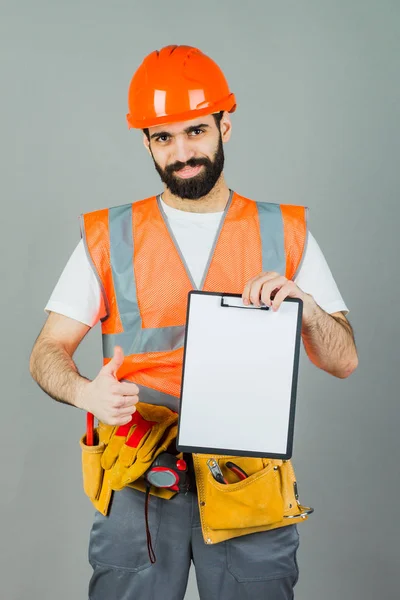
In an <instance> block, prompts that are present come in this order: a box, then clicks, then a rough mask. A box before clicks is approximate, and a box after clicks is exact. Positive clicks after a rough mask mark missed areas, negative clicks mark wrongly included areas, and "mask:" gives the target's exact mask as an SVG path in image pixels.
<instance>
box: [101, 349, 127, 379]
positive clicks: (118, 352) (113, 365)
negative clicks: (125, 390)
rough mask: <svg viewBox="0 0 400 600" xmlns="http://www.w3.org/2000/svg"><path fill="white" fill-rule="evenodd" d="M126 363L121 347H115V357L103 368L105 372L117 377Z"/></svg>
mask: <svg viewBox="0 0 400 600" xmlns="http://www.w3.org/2000/svg"><path fill="white" fill-rule="evenodd" d="M123 362H124V352H123V350H122V348H121V346H114V355H113V357H112V359H111V360H110V362H108V363H107V364H106V365H105V366H104V367H103V372H105V373H108V374H110V375H113V377H116V374H117V371H118V369H119V368H120V366H121V365H122V363H123Z"/></svg>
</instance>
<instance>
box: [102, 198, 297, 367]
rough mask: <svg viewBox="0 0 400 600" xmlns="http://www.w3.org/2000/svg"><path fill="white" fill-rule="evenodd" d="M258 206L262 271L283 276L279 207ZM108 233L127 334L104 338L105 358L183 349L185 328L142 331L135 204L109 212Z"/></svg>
mask: <svg viewBox="0 0 400 600" xmlns="http://www.w3.org/2000/svg"><path fill="white" fill-rule="evenodd" d="M256 205H257V210H258V216H259V223H260V235H261V245H262V268H263V271H276V272H277V273H280V274H281V275H284V274H285V272H286V259H285V246H284V238H283V219H282V213H281V209H280V206H279V205H278V204H271V203H266V202H256ZM109 231H110V261H111V270H112V276H113V284H114V289H115V296H116V300H117V304H118V310H119V314H120V318H121V323H122V326H123V328H124V332H123V333H116V334H103V336H102V338H103V355H104V357H106V358H111V357H112V356H113V354H114V346H116V345H118V346H121V347H122V349H123V351H124V354H125V356H130V355H131V354H143V353H147V352H168V351H171V350H176V349H178V348H181V347H182V346H183V344H184V336H185V327H184V326H177V327H159V328H155V329H143V324H142V319H141V317H140V312H139V307H138V302H137V295H136V282H135V274H134V269H133V256H134V240H133V235H132V204H124V205H122V206H116V207H113V208H110V209H109Z"/></svg>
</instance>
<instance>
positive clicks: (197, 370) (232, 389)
mask: <svg viewBox="0 0 400 600" xmlns="http://www.w3.org/2000/svg"><path fill="white" fill-rule="evenodd" d="M302 314H303V302H302V300H300V299H297V298H286V299H285V300H284V301H283V302H282V304H281V306H280V307H279V309H278V310H277V311H273V310H272V309H271V308H269V307H268V306H265V305H262V306H261V307H256V306H254V305H249V306H245V305H244V304H243V302H242V296H241V294H224V293H219V292H203V291H198V290H192V291H190V292H189V294H188V305H187V318H186V332H185V341H184V356H183V373H182V387H181V394H180V410H179V417H178V434H177V440H176V447H177V450H178V451H180V452H190V453H200V454H214V453H216V454H226V455H233V456H255V457H267V458H278V459H283V460H288V459H289V458H291V456H292V449H293V434H294V421H295V407H296V394H297V381H298V370H299V356H300V343H301V323H302Z"/></svg>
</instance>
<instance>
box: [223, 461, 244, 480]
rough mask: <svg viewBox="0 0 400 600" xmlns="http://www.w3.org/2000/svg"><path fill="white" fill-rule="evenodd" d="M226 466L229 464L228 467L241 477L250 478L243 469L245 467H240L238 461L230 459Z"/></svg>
mask: <svg viewBox="0 0 400 600" xmlns="http://www.w3.org/2000/svg"><path fill="white" fill-rule="evenodd" d="M225 466H227V467H228V469H230V470H231V471H233V472H234V473H235V474H236V475H237V476H238V477H239V478H240V479H247V478H248V475H247V473H246V471H243V469H242V468H241V467H239V466H238V465H237V464H236V463H234V462H232V461H230V460H228V462H227V463H225Z"/></svg>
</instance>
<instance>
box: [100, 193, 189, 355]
mask: <svg viewBox="0 0 400 600" xmlns="http://www.w3.org/2000/svg"><path fill="white" fill-rule="evenodd" d="M109 229H110V262H111V269H112V276H113V284H114V289H115V296H116V300H117V304H118V310H119V314H120V317H121V323H122V326H123V328H124V332H123V333H116V334H103V336H102V338H103V355H104V357H105V358H111V357H112V356H113V355H114V346H117V345H118V346H121V348H122V349H123V351H124V354H125V356H129V355H131V354H143V353H145V352H167V351H170V350H176V349H177V348H181V347H182V346H183V342H184V339H185V327H184V326H183V325H182V326H178V327H159V328H155V329H143V323H142V319H141V316H140V312H139V306H138V301H137V294H136V281H135V274H134V269H133V256H134V248H135V246H134V239H133V233H132V229H133V224H132V204H124V205H122V206H115V207H113V208H110V210H109Z"/></svg>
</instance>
